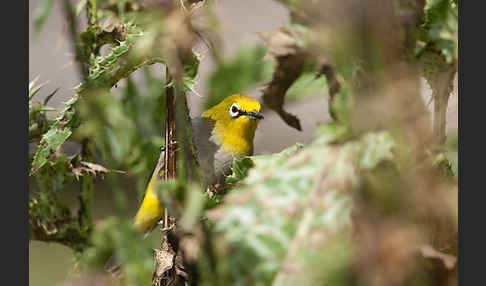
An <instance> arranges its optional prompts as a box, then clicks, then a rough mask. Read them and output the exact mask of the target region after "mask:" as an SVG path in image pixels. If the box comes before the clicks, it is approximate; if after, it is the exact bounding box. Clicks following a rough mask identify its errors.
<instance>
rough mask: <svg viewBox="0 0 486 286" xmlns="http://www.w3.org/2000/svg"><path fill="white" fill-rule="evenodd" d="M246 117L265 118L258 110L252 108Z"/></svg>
mask: <svg viewBox="0 0 486 286" xmlns="http://www.w3.org/2000/svg"><path fill="white" fill-rule="evenodd" d="M246 117H248V118H253V119H263V114H261V113H260V112H258V111H256V110H252V111H250V112H248V113H247V114H246Z"/></svg>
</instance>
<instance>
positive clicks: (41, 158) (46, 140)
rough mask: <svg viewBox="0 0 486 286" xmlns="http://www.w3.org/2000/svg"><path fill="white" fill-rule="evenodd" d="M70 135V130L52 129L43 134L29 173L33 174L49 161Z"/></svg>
mask: <svg viewBox="0 0 486 286" xmlns="http://www.w3.org/2000/svg"><path fill="white" fill-rule="evenodd" d="M71 133H72V132H71V129H70V128H52V129H50V130H49V131H48V132H47V133H46V134H44V136H42V139H41V141H40V143H39V147H38V149H37V152H36V153H35V155H34V161H33V162H32V169H31V172H32V173H35V172H36V171H37V170H38V169H39V168H41V167H42V166H43V165H44V164H45V163H46V162H47V161H48V160H49V157H50V156H51V155H52V154H53V153H54V152H56V151H57V150H58V149H59V147H61V145H62V144H63V143H64V141H66V140H67V139H68V138H69V136H71Z"/></svg>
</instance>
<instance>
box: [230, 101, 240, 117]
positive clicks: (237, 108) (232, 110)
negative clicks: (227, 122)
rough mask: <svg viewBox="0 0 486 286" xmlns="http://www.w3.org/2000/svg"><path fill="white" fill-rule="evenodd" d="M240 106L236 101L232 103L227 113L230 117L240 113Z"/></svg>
mask: <svg viewBox="0 0 486 286" xmlns="http://www.w3.org/2000/svg"><path fill="white" fill-rule="evenodd" d="M239 111H240V106H239V105H238V104H236V103H233V104H232V105H231V107H230V109H229V114H230V115H231V117H233V118H234V117H238V116H239V115H240V112H239Z"/></svg>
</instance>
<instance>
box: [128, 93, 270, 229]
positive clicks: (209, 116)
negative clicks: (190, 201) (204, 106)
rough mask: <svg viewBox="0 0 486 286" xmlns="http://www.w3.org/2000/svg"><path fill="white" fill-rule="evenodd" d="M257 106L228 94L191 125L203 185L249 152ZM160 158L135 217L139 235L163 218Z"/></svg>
mask: <svg viewBox="0 0 486 286" xmlns="http://www.w3.org/2000/svg"><path fill="white" fill-rule="evenodd" d="M262 118H263V116H262V115H261V113H260V104H259V103H258V101H257V100H256V99H255V98H252V97H249V96H247V95H240V94H237V95H232V96H228V97H227V98H225V99H224V100H223V101H221V102H220V103H218V104H217V105H215V106H214V107H212V108H210V109H208V110H206V111H205V112H204V113H203V114H202V119H201V118H199V120H194V121H197V122H200V121H201V120H202V121H203V123H205V124H203V125H201V124H200V123H199V124H195V123H194V122H193V128H195V129H196V128H199V130H193V131H194V133H193V135H194V136H195V137H196V138H194V140H195V143H197V144H196V148H197V151H198V160H199V163H200V166H201V168H202V170H203V173H204V174H206V178H207V180H206V181H207V183H208V184H212V183H216V182H220V181H221V178H224V174H225V173H227V171H228V168H230V166H231V161H232V159H233V158H235V157H236V158H238V157H242V156H246V155H251V154H252V153H253V138H254V136H255V130H256V128H257V125H258V121H259V119H262ZM163 156H164V154H161V157H160V158H159V162H158V164H157V166H156V169H155V170H154V175H152V178H151V180H150V182H149V184H148V186H147V190H146V191H145V196H144V199H143V201H142V205H141V206H140V209H139V210H138V212H137V215H136V216H135V226H136V227H137V228H138V229H139V230H140V231H142V232H147V231H150V230H151V228H152V227H153V226H154V225H155V224H156V223H157V222H158V221H159V220H160V219H161V218H162V217H163V215H164V209H163V207H162V205H161V204H160V202H159V199H158V197H157V194H156V191H155V186H156V184H157V181H158V180H159V179H160V178H162V177H163V172H164V170H163V168H162V167H163V162H164V160H163Z"/></svg>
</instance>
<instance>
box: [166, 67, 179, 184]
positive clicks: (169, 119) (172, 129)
mask: <svg viewBox="0 0 486 286" xmlns="http://www.w3.org/2000/svg"><path fill="white" fill-rule="evenodd" d="M165 74H166V86H167V90H166V91H167V93H166V110H167V111H166V117H165V127H166V128H165V148H166V149H165V150H166V152H165V166H164V168H165V169H164V178H165V179H166V180H168V179H170V178H176V177H177V172H176V171H177V170H176V162H177V153H176V144H175V142H177V138H176V124H175V112H174V111H175V97H174V87H173V86H169V84H170V83H171V81H172V77H171V75H170V73H169V68H168V67H166V69H165Z"/></svg>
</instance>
